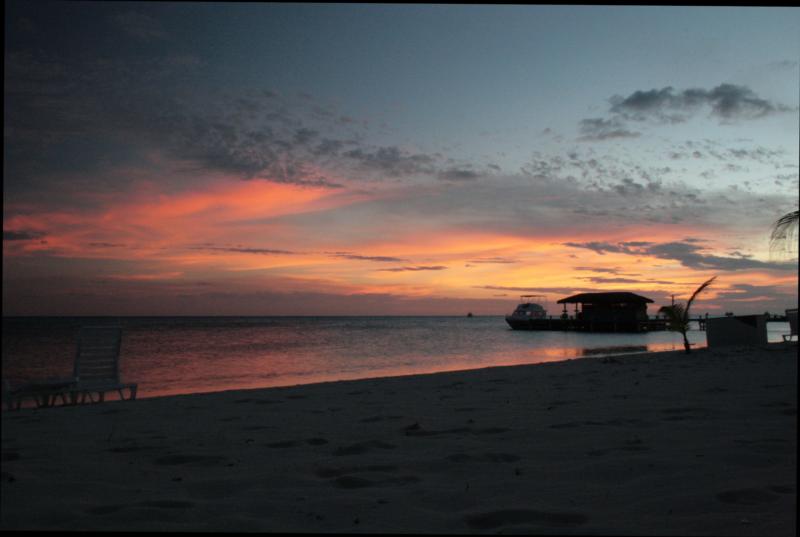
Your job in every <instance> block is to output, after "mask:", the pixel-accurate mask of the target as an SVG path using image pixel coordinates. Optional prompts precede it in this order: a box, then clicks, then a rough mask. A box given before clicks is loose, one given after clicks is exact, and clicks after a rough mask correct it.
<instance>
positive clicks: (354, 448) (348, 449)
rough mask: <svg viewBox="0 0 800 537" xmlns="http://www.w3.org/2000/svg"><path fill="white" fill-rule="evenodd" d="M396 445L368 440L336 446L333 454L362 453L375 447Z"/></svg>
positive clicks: (391, 447) (381, 447) (385, 447)
mask: <svg viewBox="0 0 800 537" xmlns="http://www.w3.org/2000/svg"><path fill="white" fill-rule="evenodd" d="M396 447H397V446H395V445H394V444H389V443H387V442H381V441H380V440H367V441H366V442H359V443H357V444H352V445H349V446H344V447H340V448H336V449H335V450H334V451H333V454H334V455H336V456H337V457H341V456H343V455H361V454H362V453H367V452H368V451H373V450H375V449H394V448H396Z"/></svg>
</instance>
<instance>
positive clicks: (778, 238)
mask: <svg viewBox="0 0 800 537" xmlns="http://www.w3.org/2000/svg"><path fill="white" fill-rule="evenodd" d="M799 214H800V213H798V211H792V212H790V213H786V214H785V215H783V216H781V217H780V218H778V220H776V221H775V223H774V224H772V234H771V235H770V237H769V250H770V252H771V253H775V252H777V251H778V250H783V251H785V252H787V253H789V254H790V255H791V254H792V253H794V252H796V251H797V223H798V218H800V216H798V215H799Z"/></svg>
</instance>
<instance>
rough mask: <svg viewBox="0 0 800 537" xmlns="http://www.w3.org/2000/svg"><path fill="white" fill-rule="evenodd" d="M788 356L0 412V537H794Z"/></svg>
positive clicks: (777, 353)
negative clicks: (19, 536)
mask: <svg viewBox="0 0 800 537" xmlns="http://www.w3.org/2000/svg"><path fill="white" fill-rule="evenodd" d="M796 436H797V345H796V343H789V344H783V343H780V344H777V343H776V344H770V345H768V346H766V347H761V348H745V347H732V348H725V349H719V350H712V349H700V350H697V351H695V352H693V353H692V354H691V355H688V356H687V355H685V354H683V353H682V352H667V353H653V354H642V355H627V356H618V357H613V358H590V359H577V360H571V361H567V362H559V363H548V364H540V365H526V366H513V367H496V368H488V369H481V370H473V371H462V372H450V373H440V374H432V375H419V376H407V377H394V378H383V379H370V380H359V381H345V382H334V383H325V384H316V385H304V386H295V387H288V388H271V389H259V390H246V391H244V390H242V391H228V392H221V393H213V394H198V395H189V396H174V397H163V398H152V399H140V400H137V401H133V402H128V401H111V402H106V403H104V404H100V405H84V406H77V407H58V408H51V409H42V410H36V409H23V410H21V411H19V412H5V411H4V412H3V414H2V523H1V524H0V527H1V528H2V529H4V530H7V529H38V530H44V529H54V530H56V529H61V530H112V531H113V530H166V531H185V530H200V531H268V532H276V531H290V532H379V533H392V532H403V533H414V532H433V533H543V534H605V535H611V534H619V535H626V534H630V535H771V536H781V535H786V536H790V535H796V531H797V520H796V513H795V507H796V487H797V480H796V471H797V444H796Z"/></svg>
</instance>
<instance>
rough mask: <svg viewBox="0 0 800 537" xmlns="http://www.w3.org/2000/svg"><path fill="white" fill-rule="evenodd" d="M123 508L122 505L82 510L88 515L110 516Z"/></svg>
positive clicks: (99, 506) (100, 506)
mask: <svg viewBox="0 0 800 537" xmlns="http://www.w3.org/2000/svg"><path fill="white" fill-rule="evenodd" d="M125 507H126V506H124V505H96V506H94V507H89V508H87V509H84V510H83V512H84V513H88V514H90V515H110V514H111V513H116V512H117V511H119V510H121V509H124V508H125Z"/></svg>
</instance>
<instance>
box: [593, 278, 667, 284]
mask: <svg viewBox="0 0 800 537" xmlns="http://www.w3.org/2000/svg"><path fill="white" fill-rule="evenodd" d="M581 280H587V281H590V282H592V283H600V284H606V283H634V284H637V285H648V284H656V285H672V284H674V283H675V282H668V281H663V280H639V279H634V278H603V277H601V276H587V277H581Z"/></svg>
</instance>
